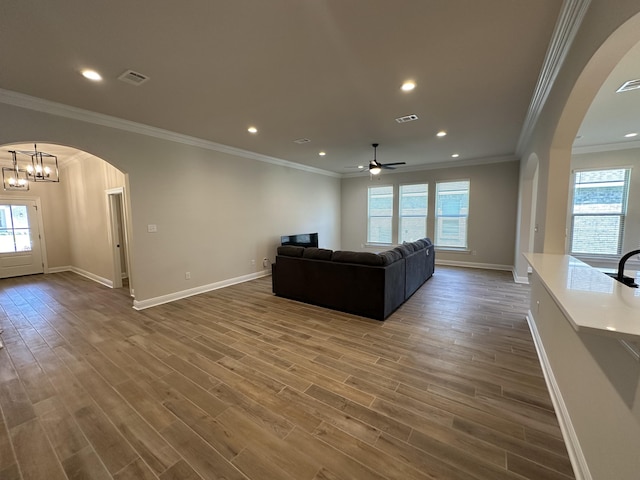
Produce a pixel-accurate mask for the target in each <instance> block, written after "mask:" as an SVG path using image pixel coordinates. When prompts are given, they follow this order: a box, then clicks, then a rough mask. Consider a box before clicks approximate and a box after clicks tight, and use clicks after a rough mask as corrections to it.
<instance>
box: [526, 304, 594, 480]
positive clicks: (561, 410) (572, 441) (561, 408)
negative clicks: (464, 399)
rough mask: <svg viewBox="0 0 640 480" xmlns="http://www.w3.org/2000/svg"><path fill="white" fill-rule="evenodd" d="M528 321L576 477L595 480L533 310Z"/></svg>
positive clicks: (577, 479) (581, 479)
mask: <svg viewBox="0 0 640 480" xmlns="http://www.w3.org/2000/svg"><path fill="white" fill-rule="evenodd" d="M527 322H528V323H529V328H530V330H531V335H532V336H533V343H534V345H535V346H536V350H537V352H538V358H539V359H540V366H541V367H542V373H543V374H544V379H545V382H546V383H547V389H548V390H549V394H550V396H551V402H552V403H553V408H554V409H555V411H556V416H557V417H558V423H559V424H560V431H561V432H562V436H563V438H564V443H565V445H566V446H567V453H568V454H569V460H570V461H571V466H572V467H573V473H574V475H575V477H576V480H593V477H592V476H591V472H590V471H589V466H588V465H587V460H586V459H585V457H584V453H583V452H582V447H581V446H580V441H579V440H578V435H577V434H576V431H575V428H574V427H573V423H572V422H571V417H570V416H569V411H568V410H567V405H566V404H565V403H564V399H563V398H562V392H561V391H560V387H559V386H558V382H557V381H556V378H555V376H554V374H553V370H552V369H551V364H550V363H549V358H548V357H547V353H546V351H545V349H544V345H543V344H542V339H541V338H540V334H539V332H538V328H537V327H536V323H535V319H534V318H533V313H532V312H531V310H529V311H528V312H527Z"/></svg>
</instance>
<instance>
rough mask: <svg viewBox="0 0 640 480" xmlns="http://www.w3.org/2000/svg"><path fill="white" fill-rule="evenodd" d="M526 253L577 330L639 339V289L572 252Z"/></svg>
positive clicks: (532, 266)
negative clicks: (607, 273)
mask: <svg viewBox="0 0 640 480" xmlns="http://www.w3.org/2000/svg"><path fill="white" fill-rule="evenodd" d="M524 256H525V258H526V259H527V261H528V262H529V264H530V265H531V268H533V270H534V271H535V272H536V273H537V274H538V276H539V277H540V279H541V281H542V283H543V284H544V286H545V287H546V289H547V290H548V291H549V293H550V294H551V296H552V297H553V298H554V299H555V301H556V302H557V304H558V306H559V307H560V309H561V310H562V311H563V312H564V314H565V315H566V317H567V319H568V320H569V321H570V322H571V324H572V325H573V328H574V329H575V330H576V331H579V332H590V333H598V334H601V335H609V336H613V337H618V338H623V339H625V338H626V339H628V340H633V341H638V340H640V288H630V287H627V286H626V285H623V284H622V283H620V282H618V281H616V280H614V279H613V278H611V277H609V276H607V275H605V274H604V273H602V272H601V271H600V270H598V269H596V268H593V267H591V266H589V265H587V264H586V263H584V262H582V261H580V260H578V259H577V258H574V257H572V256H570V255H554V254H549V253H525V254H524Z"/></svg>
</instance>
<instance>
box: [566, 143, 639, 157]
mask: <svg viewBox="0 0 640 480" xmlns="http://www.w3.org/2000/svg"><path fill="white" fill-rule="evenodd" d="M634 148H640V140H634V141H632V142H618V143H602V144H600V145H584V146H578V147H576V146H574V147H573V148H572V149H571V153H572V154H573V155H580V154H583V153H600V152H613V151H615V150H632V149H634Z"/></svg>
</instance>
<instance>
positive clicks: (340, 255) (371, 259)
mask: <svg viewBox="0 0 640 480" xmlns="http://www.w3.org/2000/svg"><path fill="white" fill-rule="evenodd" d="M331 260H333V261H334V262H339V263H356V264H359V265H371V266H374V267H376V266H383V265H384V258H383V257H381V256H380V255H378V254H377V253H372V252H351V251H347V250H338V251H336V252H333V256H332V257H331Z"/></svg>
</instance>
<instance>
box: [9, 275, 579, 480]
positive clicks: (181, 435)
mask: <svg viewBox="0 0 640 480" xmlns="http://www.w3.org/2000/svg"><path fill="white" fill-rule="evenodd" d="M270 281H271V280H270V277H267V278H264V279H260V280H255V281H252V282H247V283H244V284H240V285H236V286H233V287H229V288H225V289H221V290H217V291H214V292H210V293H208V294H203V295H199V296H195V297H191V298H189V299H185V300H181V301H178V302H174V303H171V304H166V305H162V306H159V307H154V308H150V309H147V310H144V311H141V312H137V311H135V310H133V309H132V308H131V299H130V298H127V296H126V295H125V292H124V291H122V290H120V291H115V290H110V289H108V288H105V287H103V286H101V285H98V284H95V283H93V282H91V281H89V280H86V279H84V278H82V277H79V276H77V275H75V274H72V273H59V274H52V275H46V276H45V275H38V276H32V277H22V278H16V279H5V280H0V307H1V308H0V327H1V328H4V333H3V335H2V338H3V340H4V343H5V348H4V349H2V350H0V406H1V408H2V417H1V418H0V478H1V479H2V480H15V479H23V480H31V479H47V480H56V479H67V478H68V479H87V478H96V479H111V478H113V479H118V480H125V479H155V478H159V479H160V480H178V479H181V480H182V479H184V480H192V479H199V478H203V479H222V478H224V479H255V480H265V479H278V480H281V479H282V480H287V479H294V480H338V479H342V480H354V479H366V480H376V479H378V480H385V479H387V480H390V479H402V480H411V479H440V480H449V479H451V480H457V479H480V480H516V479H519V480H523V479H532V480H533V479H536V480H538V479H545V480H547V479H550V480H554V479H569V478H573V474H572V470H571V466H570V463H569V461H568V458H567V453H566V449H565V446H564V443H563V441H562V437H561V434H560V430H559V427H558V422H557V420H556V417H555V414H554V412H553V408H552V405H551V401H550V398H549V394H548V392H547V389H546V387H545V382H544V379H543V376H542V372H541V369H540V366H539V363H538V359H537V357H536V352H535V348H534V345H533V343H532V340H531V335H530V333H529V330H528V327H527V323H526V320H525V312H526V310H527V305H528V297H529V290H528V287H526V286H522V285H516V284H514V283H513V280H512V277H511V274H509V273H505V272H492V271H482V270H465V269H456V268H445V267H438V268H437V271H436V275H435V276H434V277H433V278H432V279H431V280H429V281H428V282H427V283H426V284H425V285H424V286H423V287H422V288H421V289H420V290H418V292H416V294H415V295H414V296H413V297H412V298H411V299H410V300H409V301H408V302H406V303H405V304H404V305H403V306H402V307H401V308H400V309H399V310H398V311H397V312H396V313H394V314H393V315H392V316H391V317H390V318H389V319H388V320H387V321H385V322H377V321H374V320H367V319H363V318H360V317H356V316H353V315H347V314H342V313H339V312H334V311H330V310H325V309H322V308H318V307H314V306H309V305H304V304H301V303H297V302H293V301H290V300H285V299H282V298H278V297H274V296H273V295H272V294H271V289H270Z"/></svg>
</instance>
